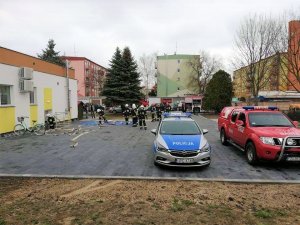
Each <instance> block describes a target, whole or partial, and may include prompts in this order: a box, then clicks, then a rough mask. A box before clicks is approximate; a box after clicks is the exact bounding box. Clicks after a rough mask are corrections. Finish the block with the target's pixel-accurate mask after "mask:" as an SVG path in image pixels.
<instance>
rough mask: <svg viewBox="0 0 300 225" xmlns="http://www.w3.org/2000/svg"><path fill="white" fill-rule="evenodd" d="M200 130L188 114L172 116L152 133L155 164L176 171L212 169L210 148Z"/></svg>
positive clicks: (166, 117)
mask: <svg viewBox="0 0 300 225" xmlns="http://www.w3.org/2000/svg"><path fill="white" fill-rule="evenodd" d="M207 132H208V131H207V130H206V129H203V130H202V129H201V128H200V127H199V125H198V124H197V123H196V121H194V120H193V119H192V118H191V114H188V113H180V112H178V113H169V114H165V115H164V118H163V119H162V120H161V122H160V123H159V125H158V128H157V129H153V130H151V133H153V134H154V135H155V140H154V143H153V152H154V164H155V165H166V166H176V167H195V166H209V165H210V162H211V146H210V145H209V143H208V142H207V140H206V138H205V137H204V134H206V133H207Z"/></svg>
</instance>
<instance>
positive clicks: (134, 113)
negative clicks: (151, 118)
mask: <svg viewBox="0 0 300 225" xmlns="http://www.w3.org/2000/svg"><path fill="white" fill-rule="evenodd" d="M131 116H132V126H133V127H137V123H138V118H137V109H136V105H135V104H132V109H131Z"/></svg>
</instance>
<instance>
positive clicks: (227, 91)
mask: <svg viewBox="0 0 300 225" xmlns="http://www.w3.org/2000/svg"><path fill="white" fill-rule="evenodd" d="M232 94H233V93H232V82H231V77H230V75H229V74H228V73H226V72H225V71H223V70H219V71H218V72H216V73H215V74H214V75H213V77H212V79H211V80H210V81H209V83H208V85H207V88H206V90H205V94H204V100H203V108H204V109H206V110H215V111H216V112H221V110H222V109H223V107H225V106H230V105H231V98H232Z"/></svg>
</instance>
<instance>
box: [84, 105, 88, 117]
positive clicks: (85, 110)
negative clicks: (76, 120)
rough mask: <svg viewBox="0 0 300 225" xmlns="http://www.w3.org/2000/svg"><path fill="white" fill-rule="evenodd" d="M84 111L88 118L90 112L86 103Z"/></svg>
mask: <svg viewBox="0 0 300 225" xmlns="http://www.w3.org/2000/svg"><path fill="white" fill-rule="evenodd" d="M83 110H84V112H85V117H86V119H87V118H88V112H89V107H88V104H87V103H85V104H84V108H83Z"/></svg>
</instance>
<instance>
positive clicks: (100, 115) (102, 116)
mask: <svg viewBox="0 0 300 225" xmlns="http://www.w3.org/2000/svg"><path fill="white" fill-rule="evenodd" d="M97 113H98V115H99V125H101V124H102V120H103V123H104V122H107V120H106V118H105V116H104V110H103V109H102V108H100V109H97Z"/></svg>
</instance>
